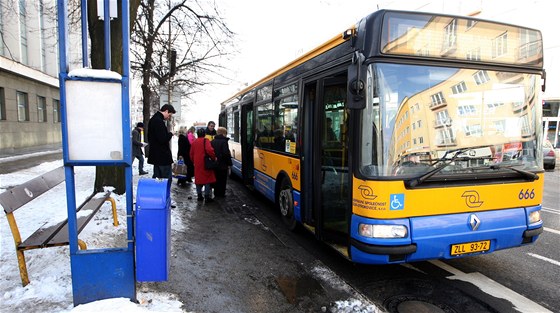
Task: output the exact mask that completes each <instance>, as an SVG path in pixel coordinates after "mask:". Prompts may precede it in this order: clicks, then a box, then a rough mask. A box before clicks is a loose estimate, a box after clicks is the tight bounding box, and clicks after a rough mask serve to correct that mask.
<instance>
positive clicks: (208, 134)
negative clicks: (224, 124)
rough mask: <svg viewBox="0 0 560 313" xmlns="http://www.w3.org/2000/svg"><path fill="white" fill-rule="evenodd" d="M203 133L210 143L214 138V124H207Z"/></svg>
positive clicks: (212, 122) (211, 122)
mask: <svg viewBox="0 0 560 313" xmlns="http://www.w3.org/2000/svg"><path fill="white" fill-rule="evenodd" d="M204 132H205V133H206V135H205V136H206V139H208V140H210V141H212V140H214V136H216V123H215V122H214V121H210V122H208V125H207V126H206V129H205V130H204Z"/></svg>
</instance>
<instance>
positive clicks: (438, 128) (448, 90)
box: [360, 63, 542, 179]
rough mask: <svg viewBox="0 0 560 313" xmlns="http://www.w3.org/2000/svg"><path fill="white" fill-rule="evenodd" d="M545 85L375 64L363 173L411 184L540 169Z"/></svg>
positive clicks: (522, 77) (506, 75)
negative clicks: (426, 179) (413, 179)
mask: <svg viewBox="0 0 560 313" xmlns="http://www.w3.org/2000/svg"><path fill="white" fill-rule="evenodd" d="M539 84H540V76H537V75H534V74H526V73H514V72H500V71H491V70H482V69H464V68H451V67H435V66H420V65H405V64H388V63H377V64H371V65H369V67H368V77H367V107H366V109H365V110H364V112H363V116H362V125H361V150H360V151H361V155H360V172H361V173H362V174H363V175H365V176H368V177H378V176H386V177H395V178H398V179H407V177H408V178H410V177H419V175H420V176H421V175H423V174H426V173H429V175H430V177H434V178H436V177H437V176H439V175H454V174H456V175H463V176H464V175H465V174H476V175H479V174H481V173H497V172H500V174H502V173H503V172H504V171H508V172H515V173H518V174H519V173H521V172H524V173H527V172H526V171H533V170H538V169H539V168H540V164H541V163H542V154H541V153H539V151H540V150H539V147H540V145H539V144H538V143H540V142H541V131H540V127H541V124H540V122H539V120H540V116H538V114H539V113H538V112H539V110H537V106H538V105H539V104H540V103H539V102H538V99H539V97H538V93H539V91H540V85H539ZM435 168H437V170H436V171H434V169H435ZM512 169H513V170H512ZM432 174H433V175H432ZM529 174H530V175H529V176H531V175H532V174H531V173H529Z"/></svg>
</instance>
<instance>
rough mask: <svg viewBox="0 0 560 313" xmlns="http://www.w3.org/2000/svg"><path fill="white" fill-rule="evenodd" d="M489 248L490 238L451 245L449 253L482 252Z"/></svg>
mask: <svg viewBox="0 0 560 313" xmlns="http://www.w3.org/2000/svg"><path fill="white" fill-rule="evenodd" d="M488 250H490V240H483V241H475V242H467V243H460V244H456V245H451V255H461V254H467V253H475V252H483V251H488Z"/></svg>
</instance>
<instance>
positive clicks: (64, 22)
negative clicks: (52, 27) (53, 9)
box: [57, 0, 68, 82]
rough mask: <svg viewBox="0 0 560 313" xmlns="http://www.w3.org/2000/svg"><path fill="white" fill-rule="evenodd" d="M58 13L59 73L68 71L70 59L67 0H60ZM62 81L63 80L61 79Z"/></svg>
mask: <svg viewBox="0 0 560 313" xmlns="http://www.w3.org/2000/svg"><path fill="white" fill-rule="evenodd" d="M57 8H58V10H57V13H58V55H59V62H60V63H59V64H58V66H59V70H58V71H59V73H67V72H68V60H67V59H66V56H67V55H68V47H67V45H66V43H67V42H68V33H67V32H66V30H67V29H68V19H67V17H66V12H67V11H68V8H67V4H66V0H58V5H57ZM61 82H62V80H61Z"/></svg>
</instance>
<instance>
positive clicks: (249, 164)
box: [240, 102, 255, 186]
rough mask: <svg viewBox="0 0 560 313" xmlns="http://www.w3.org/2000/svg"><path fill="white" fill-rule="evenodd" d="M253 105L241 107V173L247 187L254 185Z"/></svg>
mask: <svg viewBox="0 0 560 313" xmlns="http://www.w3.org/2000/svg"><path fill="white" fill-rule="evenodd" d="M253 120H254V118H253V103H252V102H251V103H248V104H244V105H242V106H241V138H240V142H241V146H242V147H243V148H242V149H243V150H242V152H241V162H242V163H241V172H242V174H243V183H244V184H245V185H249V186H252V185H253V176H254V170H253V169H254V168H253V147H254V145H253V140H254V139H255V137H254V133H253V129H254V127H253Z"/></svg>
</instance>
